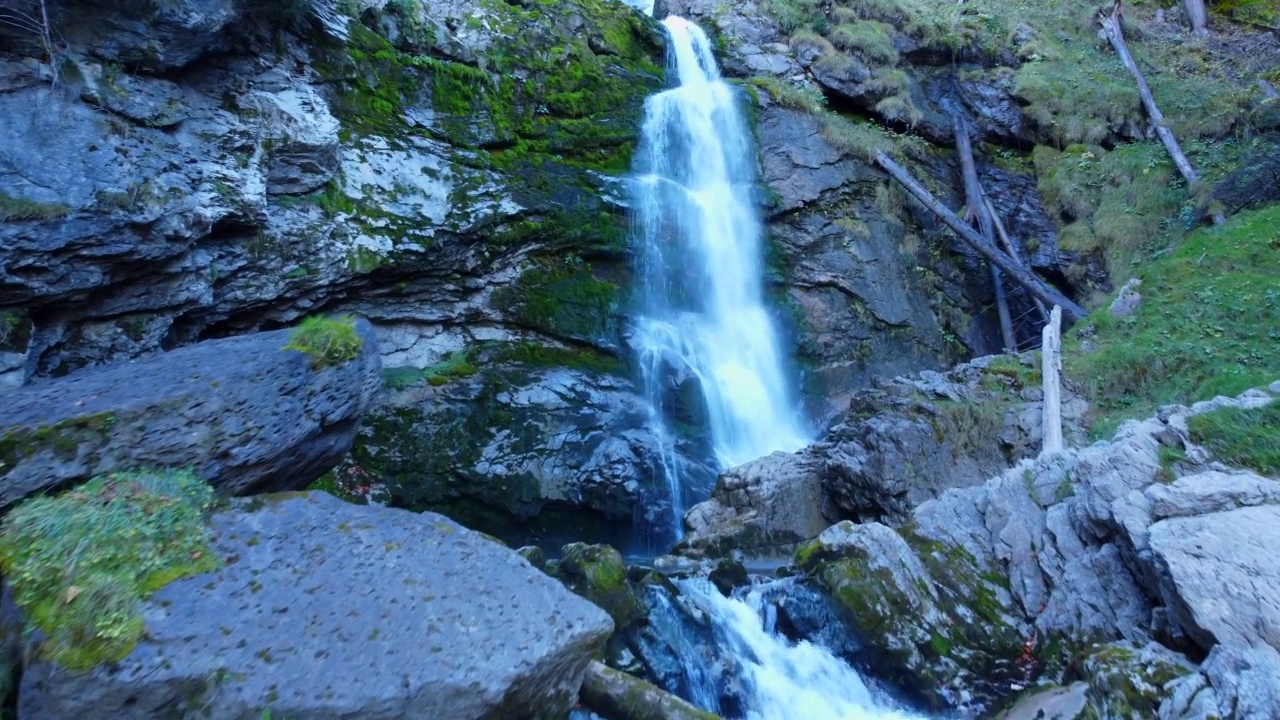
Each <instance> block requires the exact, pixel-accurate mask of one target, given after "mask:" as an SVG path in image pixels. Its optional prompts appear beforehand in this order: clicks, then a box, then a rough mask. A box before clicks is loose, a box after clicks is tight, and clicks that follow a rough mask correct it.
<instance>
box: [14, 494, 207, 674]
mask: <svg viewBox="0 0 1280 720" xmlns="http://www.w3.org/2000/svg"><path fill="white" fill-rule="evenodd" d="M212 503H213V490H212V489H211V488H210V487H209V486H208V485H206V484H205V483H204V482H203V481H202V480H200V479H199V478H198V477H196V476H195V474H194V473H192V472H191V471H189V470H155V471H138V472H116V473H111V474H108V475H105V476H100V477H97V478H94V479H93V480H91V481H90V482H88V483H86V484H84V485H82V486H80V487H77V488H75V489H73V490H69V491H67V492H65V493H63V494H62V495H58V496H56V497H35V498H31V499H28V500H26V501H24V502H22V503H21V504H19V505H18V506H17V507H16V508H15V509H14V510H13V511H12V512H11V513H10V514H9V516H8V517H6V518H5V519H4V522H3V524H2V525H0V569H2V570H3V571H4V575H5V577H6V578H7V579H8V580H9V582H10V584H11V585H12V587H13V593H14V599H15V600H16V601H17V603H18V605H19V607H21V608H22V610H23V611H24V614H25V616H26V618H27V619H28V620H29V621H30V622H31V623H32V624H33V625H34V626H35V627H36V628H38V629H39V630H40V631H41V632H43V633H44V635H45V639H44V641H43V643H42V644H41V646H40V649H39V652H40V653H41V655H42V656H43V657H44V658H46V659H48V660H51V661H53V662H57V663H59V664H61V665H63V666H64V667H67V668H69V669H71V670H86V669H89V668H92V667H94V666H97V665H99V664H101V663H104V662H113V661H116V660H119V659H121V658H123V657H125V656H126V655H128V654H129V652H130V651H131V650H132V649H133V647H134V646H135V645H136V644H137V642H138V639H139V638H141V637H142V634H143V630H144V628H143V622H142V616H141V614H140V612H139V604H140V602H141V601H142V599H143V598H145V597H146V596H147V595H149V594H151V593H152V592H154V591H156V590H158V589H160V588H161V587H163V586H165V585H166V584H168V583H170V582H172V581H174V580H177V579H178V578H182V577H186V576H188V575H195V574H198V573H202V572H208V571H210V570H213V569H215V568H217V566H218V562H217V558H216V557H215V555H214V554H213V552H212V551H211V549H210V548H209V546H208V539H209V532H208V529H207V528H206V527H205V525H204V513H205V512H206V511H207V510H208V509H209V507H210V506H211V505H212Z"/></svg>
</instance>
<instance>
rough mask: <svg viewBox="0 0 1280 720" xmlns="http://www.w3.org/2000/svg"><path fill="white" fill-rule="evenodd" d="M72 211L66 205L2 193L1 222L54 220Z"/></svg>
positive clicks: (0, 199)
mask: <svg viewBox="0 0 1280 720" xmlns="http://www.w3.org/2000/svg"><path fill="white" fill-rule="evenodd" d="M70 212H71V208H69V207H67V206H65V205H56V204H53V203H42V202H36V201H34V200H23V199H22V198H16V197H11V196H9V195H5V194H4V193H0V222H14V221H18V220H52V219H54V218H59V217H62V216H63V215H66V214H68V213H70Z"/></svg>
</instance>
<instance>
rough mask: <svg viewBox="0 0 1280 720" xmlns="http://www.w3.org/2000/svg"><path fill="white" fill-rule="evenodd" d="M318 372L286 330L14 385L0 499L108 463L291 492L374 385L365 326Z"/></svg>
mask: <svg viewBox="0 0 1280 720" xmlns="http://www.w3.org/2000/svg"><path fill="white" fill-rule="evenodd" d="M356 330H357V332H358V333H359V335H360V337H361V339H362V341H363V344H362V347H361V349H360V352H359V354H358V355H357V356H356V357H355V358H354V359H353V360H350V361H347V362H344V363H341V364H338V365H335V366H330V367H324V368H321V369H318V370H317V369H313V368H312V367H311V359H310V358H309V356H307V355H306V354H304V353H302V352H299V351H296V350H285V349H284V347H285V346H286V345H287V344H289V341H290V340H289V336H290V331H288V330H278V331H274V332H266V333H256V334H251V335H242V336H239V337H234V338H227V339H224V340H210V341H207V342H203V343H199V344H196V345H191V346H188V347H184V348H179V349H177V350H173V351H171V352H167V353H159V354H156V355H154V356H151V357H147V358H143V359H139V360H132V361H126V362H120V363H115V364H111V365H105V366H100V367H97V368H92V369H89V370H84V371H82V372H79V373H75V374H73V375H71V376H69V377H66V378H58V379H52V380H46V381H43V382H41V383H37V384H34V385H29V386H26V387H23V388H20V389H18V390H16V391H14V392H12V393H10V394H9V395H8V396H6V397H5V400H4V403H3V409H0V462H2V463H3V465H0V507H8V506H10V505H12V504H13V503H15V502H17V501H18V500H21V499H22V498H24V497H26V496H28V495H31V494H32V493H36V492H39V491H42V490H47V489H49V488H53V487H57V486H62V485H66V484H69V483H76V482H79V481H83V480H87V479H88V478H90V477H92V476H94V475H97V474H99V473H103V472H108V471H110V470H113V469H116V468H137V467H148V466H171V467H184V466H189V467H192V468H193V469H194V470H195V471H196V473H197V474H199V475H200V477H202V478H204V479H205V480H207V481H208V482H209V483H210V484H212V485H213V486H214V487H215V488H217V489H218V490H219V491H221V492H224V493H228V494H231V493H246V492H258V491H264V490H273V489H275V490H279V489H296V488H298V487H300V486H302V485H305V484H306V483H308V482H310V481H311V480H313V479H315V478H316V477H317V476H319V475H320V474H321V473H324V472H325V471H327V470H329V469H330V468H331V467H333V466H334V465H335V464H337V463H338V461H339V460H341V459H342V456H343V455H345V454H346V453H347V451H348V450H349V449H350V447H351V443H352V440H353V439H354V438H355V435H356V429H357V425H358V423H359V421H360V418H361V415H362V414H363V413H364V411H365V410H366V409H367V408H368V407H369V406H370V405H371V403H372V401H373V398H374V395H375V394H376V393H377V391H378V389H379V387H380V385H381V382H382V375H381V369H382V365H381V360H380V357H379V355H378V352H377V345H378V343H377V338H376V337H375V335H374V331H373V327H372V326H371V325H370V324H369V323H368V322H365V321H363V320H360V321H358V322H357V323H356Z"/></svg>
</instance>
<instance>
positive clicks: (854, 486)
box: [812, 357, 1086, 523]
mask: <svg viewBox="0 0 1280 720" xmlns="http://www.w3.org/2000/svg"><path fill="white" fill-rule="evenodd" d="M1031 362H1032V361H1031V360H1030V359H1029V358H1008V357H1003V358H982V359H979V360H976V361H974V362H972V363H968V364H965V365H960V366H957V367H956V368H954V369H953V370H951V371H949V372H947V373H945V374H939V373H933V372H925V373H922V374H921V375H919V376H917V377H909V378H896V379H894V380H893V381H890V382H889V383H885V384H881V385H880V386H878V387H873V388H871V389H869V390H867V391H864V392H863V393H861V394H859V395H858V396H856V397H855V399H854V400H853V402H852V403H851V404H850V410H849V414H848V415H847V416H846V419H845V421H844V422H843V423H841V424H839V425H837V426H836V427H834V428H833V429H832V430H831V432H830V433H829V434H828V436H827V437H826V438H825V439H824V441H823V443H822V444H820V445H819V446H817V447H815V448H814V449H813V450H812V452H814V453H816V454H818V455H819V456H820V457H823V458H824V459H825V463H826V473H825V479H824V482H825V487H826V489H827V492H828V493H829V494H830V496H831V498H832V500H833V501H834V502H835V503H836V505H838V506H839V507H840V509H841V510H843V511H844V512H846V513H849V514H851V515H852V516H854V517H859V518H868V519H879V520H884V521H886V522H891V523H898V522H901V521H902V520H904V519H905V518H907V517H908V516H909V515H910V513H911V511H912V510H913V509H914V508H915V507H917V506H919V505H920V504H921V503H923V502H924V501H926V500H928V499H931V498H934V497H937V496H938V495H939V494H941V493H942V492H943V491H945V490H947V489H949V488H958V487H967V486H971V485H976V484H979V483H982V482H984V481H985V480H986V479H987V478H989V477H991V476H992V475H995V474H997V473H999V472H1001V471H1003V470H1004V469H1006V468H1008V467H1010V466H1011V465H1012V464H1013V463H1015V462H1017V461H1018V460H1020V459H1022V458H1026V457H1029V456H1032V455H1034V454H1035V453H1036V452H1037V451H1038V450H1039V445H1040V435H1041V429H1040V424H1041V415H1042V411H1041V407H1040V405H1041V403H1040V389H1039V387H1038V383H1039V372H1038V369H1037V368H1035V367H1034V366H1033V365H1032V364H1031ZM1085 407H1086V406H1085V404H1084V402H1083V401H1082V400H1081V399H1079V398H1078V397H1076V396H1075V395H1073V394H1072V393H1071V392H1070V389H1069V388H1068V389H1067V393H1066V396H1065V397H1064V398H1063V418H1064V424H1065V427H1066V430H1067V435H1068V438H1069V439H1071V440H1077V441H1078V440H1079V439H1080V438H1081V437H1083V431H1082V430H1081V428H1080V424H1081V420H1082V419H1083V416H1084V411H1085Z"/></svg>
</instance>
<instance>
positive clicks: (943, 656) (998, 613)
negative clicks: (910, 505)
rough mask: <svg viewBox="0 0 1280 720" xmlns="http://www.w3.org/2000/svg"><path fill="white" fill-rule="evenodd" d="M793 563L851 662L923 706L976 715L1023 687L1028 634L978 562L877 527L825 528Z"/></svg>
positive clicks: (1014, 608)
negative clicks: (843, 626)
mask: <svg viewBox="0 0 1280 720" xmlns="http://www.w3.org/2000/svg"><path fill="white" fill-rule="evenodd" d="M796 560H797V563H798V564H799V565H800V567H801V568H802V569H804V570H805V571H806V572H807V573H809V574H810V576H811V577H812V579H813V580H814V581H816V584H817V586H818V587H819V588H821V589H822V591H823V592H824V593H826V594H828V595H829V596H830V597H831V598H832V600H833V601H834V603H835V604H836V605H837V606H838V607H839V608H840V610H841V612H842V615H843V617H844V618H845V619H846V620H847V621H848V622H849V623H850V626H851V627H852V628H853V630H854V632H855V634H856V635H857V637H858V638H859V640H860V641H861V642H862V643H863V646H864V648H865V653H864V655H863V657H862V658H860V660H861V661H862V662H863V663H866V664H867V665H868V666H869V667H870V668H874V671H875V672H876V673H878V674H879V675H880V676H881V677H886V678H888V679H891V680H892V681H893V682H894V683H895V684H897V685H899V686H900V687H903V688H907V689H908V692H911V693H912V694H913V695H915V696H917V697H918V698H919V699H920V700H922V701H924V702H926V703H928V704H929V705H931V706H933V707H936V708H941V707H956V706H969V705H971V706H972V707H971V708H970V709H974V708H980V707H982V705H981V704H982V703H985V702H990V701H991V700H993V699H994V698H996V697H999V696H1000V695H1001V694H1003V693H1005V692H1008V689H1009V688H1010V687H1013V686H1018V687H1022V686H1024V685H1025V683H1026V682H1027V681H1028V680H1029V677H1028V673H1027V669H1026V668H1024V667H1020V666H1019V665H1018V662H1017V661H1018V660H1019V659H1020V658H1021V655H1022V649H1023V642H1024V640H1025V638H1026V636H1027V634H1028V630H1029V628H1028V626H1027V625H1026V623H1025V620H1024V619H1023V618H1022V617H1021V613H1019V612H1018V610H1017V606H1016V605H1014V603H1013V601H1012V598H1011V597H1010V594H1009V590H1008V588H1007V587H1006V586H1005V585H1004V584H1003V583H1002V582H1000V581H999V579H998V575H996V574H995V573H994V572H993V571H994V568H993V567H992V566H991V565H989V564H988V563H987V561H986V560H985V559H983V558H976V557H973V556H971V555H969V554H968V553H966V552H965V551H964V550H963V549H956V548H947V547H945V546H943V545H941V544H939V543H936V542H932V541H930V540H926V539H924V538H921V537H920V536H918V535H915V534H914V533H912V532H911V531H910V530H904V531H896V530H893V529H891V528H889V527H887V526H885V525H881V524H880V523H868V524H864V525H855V524H853V523H851V522H849V521H844V522H841V523H839V524H837V525H833V526H831V527H830V528H828V529H827V530H826V531H824V532H823V533H822V534H821V535H819V536H818V538H816V539H815V540H813V541H812V542H810V543H808V544H806V545H804V546H802V547H801V548H800V549H799V550H797V551H796Z"/></svg>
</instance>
